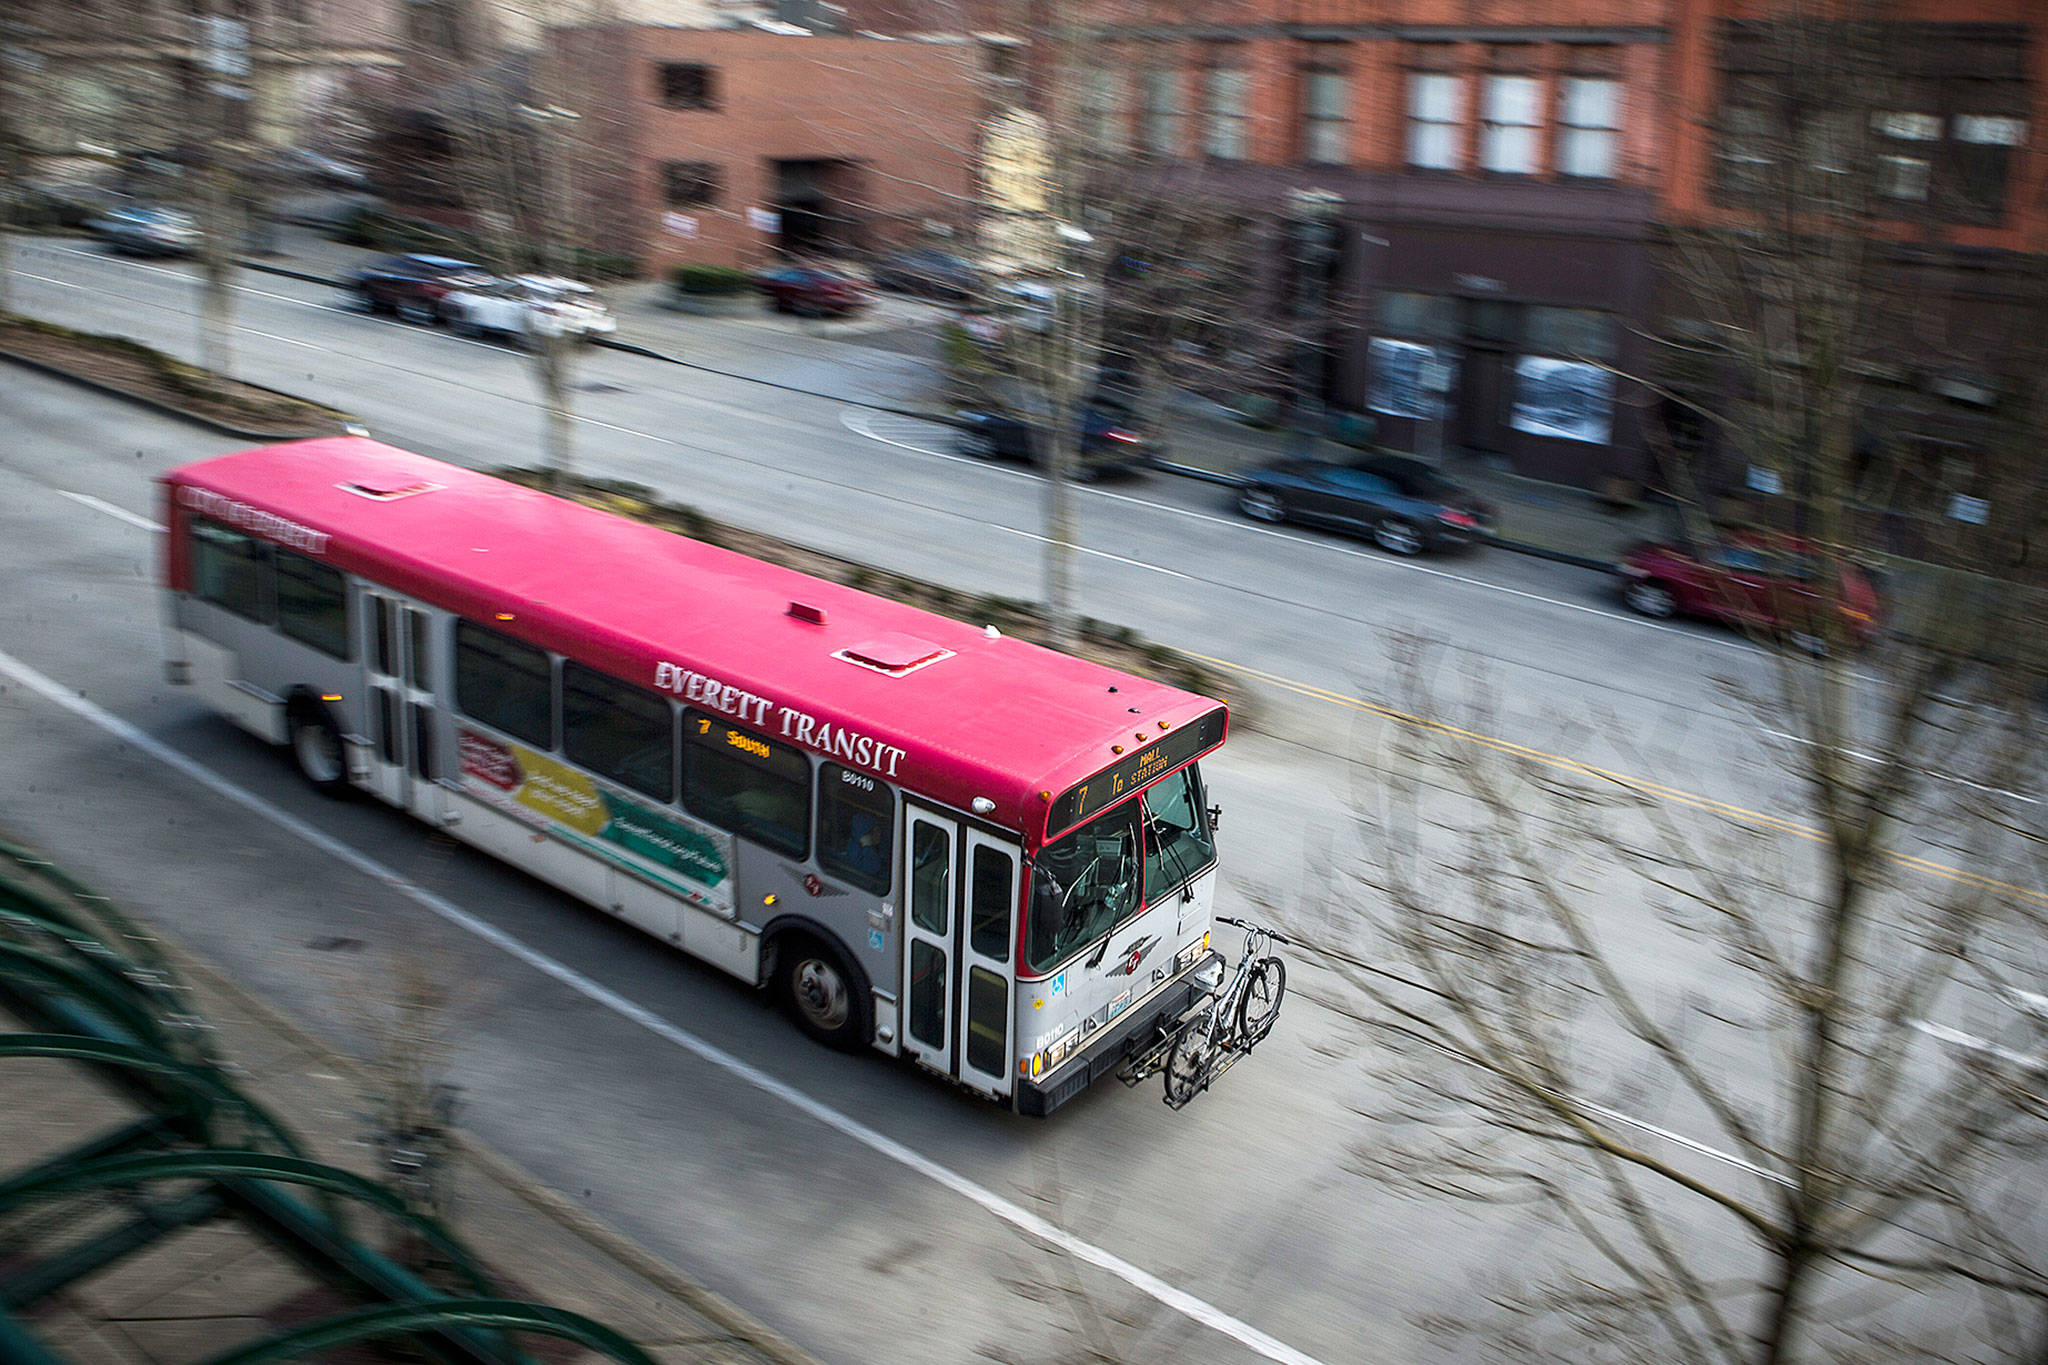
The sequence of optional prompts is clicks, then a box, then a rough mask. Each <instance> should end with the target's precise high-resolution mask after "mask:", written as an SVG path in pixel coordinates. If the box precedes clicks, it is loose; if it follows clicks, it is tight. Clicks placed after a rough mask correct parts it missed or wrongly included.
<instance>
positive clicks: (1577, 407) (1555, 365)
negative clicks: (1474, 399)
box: [1508, 355, 1614, 445]
mask: <svg viewBox="0 0 2048 1365" xmlns="http://www.w3.org/2000/svg"><path fill="white" fill-rule="evenodd" d="M1613 413H1614V372H1613V371H1611V370H1603V369H1601V368H1600V367H1599V366H1598V365H1587V364H1584V363H1583V362H1581V361H1577V360H1551V359H1548V358H1547V357H1544V356H1536V355H1525V356H1522V357H1521V358H1520V359H1518V360H1516V361H1515V410H1514V412H1513V414H1512V415H1510V416H1509V418H1508V425H1509V426H1512V427H1513V428H1514V429H1515V430H1516V431H1526V432H1528V433H1529V434H1530V435H1531V436H1555V437H1558V438H1560V439H1562V440H1566V441H1588V442H1591V443H1592V444H1594V445H1606V444H1607V438H1608V434H1609V431H1610V429H1611V427H1612V424H1613Z"/></svg>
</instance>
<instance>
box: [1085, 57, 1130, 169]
mask: <svg viewBox="0 0 2048 1365" xmlns="http://www.w3.org/2000/svg"><path fill="white" fill-rule="evenodd" d="M1123 104H1124V81H1123V72H1122V71H1121V70H1117V69H1114V68H1110V67H1097V68H1096V69H1095V70H1094V71H1093V72H1091V73H1090V75H1089V78H1088V87H1087V91H1086V94H1085V96H1084V101H1083V104H1082V112H1081V117H1082V125H1081V126H1082V128H1083V136H1085V137H1086V138H1088V140H1089V143H1090V145H1091V146H1093V147H1095V148H1096V149H1098V150H1100V151H1105V152H1120V151H1122V150H1123V149H1124V136H1123V125H1122V119H1121V116H1122V111H1123Z"/></svg>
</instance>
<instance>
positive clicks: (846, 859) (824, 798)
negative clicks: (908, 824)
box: [818, 763, 896, 896]
mask: <svg viewBox="0 0 2048 1365" xmlns="http://www.w3.org/2000/svg"><path fill="white" fill-rule="evenodd" d="M895 825H896V800H895V798H894V797H893V796H891V795H890V794H889V788H888V786H887V785H885V784H884V783H883V782H882V780H881V779H880V778H877V777H872V776H870V775H869V774H867V773H862V772H855V771H854V770H853V769H852V768H842V767H841V766H840V765H839V764H837V763H825V764H821V765H820V766H819V768H818V866H820V867H822V868H824V869H825V870H826V871H827V872H830V873H832V874H834V875H835V876H840V877H844V878H845V879H846V880H847V881H850V882H852V883H853V884H854V885H855V886H858V887H860V888H862V889H863V890H866V891H872V892H874V893H875V894H876V895H877V896H886V895H888V894H889V883H890V880H891V877H892V874H893V871H894V869H893V868H892V867H891V866H890V864H891V862H892V861H893V860H892V859H891V858H890V856H889V854H890V848H891V846H892V845H893V844H894V843H895V842H896V841H895V840H894V839H892V838H891V837H890V834H891V832H892V831H893V830H894V828H895Z"/></svg>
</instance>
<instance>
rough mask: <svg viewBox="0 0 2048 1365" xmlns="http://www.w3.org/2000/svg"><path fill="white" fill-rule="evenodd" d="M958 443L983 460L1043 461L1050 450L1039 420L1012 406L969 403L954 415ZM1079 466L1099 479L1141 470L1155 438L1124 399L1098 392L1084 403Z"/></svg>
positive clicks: (966, 452) (1081, 475)
mask: <svg viewBox="0 0 2048 1365" xmlns="http://www.w3.org/2000/svg"><path fill="white" fill-rule="evenodd" d="M954 422H955V427H954V431H955V437H954V448H955V449H956V450H958V451H959V452H960V453H961V454H963V455H972V456H975V457H976V458H978V459H998V460H1016V461H1019V462H1021V463H1024V464H1032V465H1042V464H1044V463H1045V461H1046V456H1047V452H1046V450H1045V442H1044V440H1043V438H1042V436H1043V434H1042V433H1041V431H1040V430H1039V424H1038V423H1036V422H1033V421H1031V420H1030V419H1029V418H1027V417H1025V416H1024V415H1022V414H1020V413H1017V412H1015V411H1011V410H1008V409H995V408H969V409H962V410H961V411H960V412H958V413H956V414H955V415H954ZM1079 423H1080V448H1079V452H1078V454H1079V460H1080V467H1079V468H1078V469H1077V470H1076V471H1075V473H1076V476H1077V477H1079V478H1083V479H1090V478H1099V477H1101V476H1103V475H1105V474H1113V473H1120V472H1123V471H1127V470H1132V469H1136V468H1138V467H1139V466H1141V465H1143V464H1144V463H1145V462H1146V461H1147V460H1148V459H1149V458H1150V457H1151V441H1150V440H1149V439H1148V438H1147V436H1146V433H1145V430H1144V428H1143V427H1142V426H1141V425H1140V424H1139V422H1138V419H1137V416H1136V414H1135V413H1133V412H1132V411H1131V409H1130V407H1129V406H1128V405H1127V404H1125V403H1124V402H1123V401H1122V400H1120V399H1117V398H1114V397H1111V396H1109V395H1107V394H1097V395H1095V396H1094V397H1093V398H1091V399H1089V400H1088V401H1087V402H1086V403H1083V404H1082V405H1081V412H1080V417H1079Z"/></svg>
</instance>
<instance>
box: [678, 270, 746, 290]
mask: <svg viewBox="0 0 2048 1365" xmlns="http://www.w3.org/2000/svg"><path fill="white" fill-rule="evenodd" d="M675 284H676V292H677V293H679V294H744V293H746V292H747V291H748V290H749V289H752V288H753V287H754V281H753V277H752V276H750V275H748V274H747V272H746V271H744V270H736V269H734V268H733V267H732V266H729V265H679V266H677V267H676V270H675Z"/></svg>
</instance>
